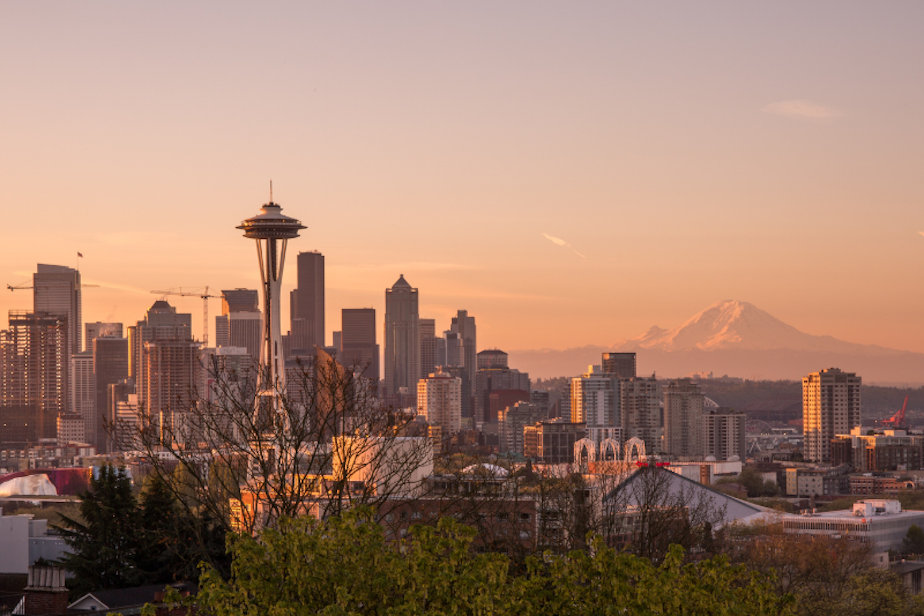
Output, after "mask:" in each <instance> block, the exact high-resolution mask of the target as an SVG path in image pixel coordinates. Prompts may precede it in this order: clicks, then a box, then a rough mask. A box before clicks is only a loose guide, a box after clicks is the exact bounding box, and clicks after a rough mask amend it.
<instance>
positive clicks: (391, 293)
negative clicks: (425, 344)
mask: <svg viewBox="0 0 924 616" xmlns="http://www.w3.org/2000/svg"><path fill="white" fill-rule="evenodd" d="M419 318H420V316H419V313H418V308H417V289H415V288H413V287H412V286H411V285H410V284H408V282H407V281H406V280H405V279H404V274H401V275H400V276H399V277H398V280H397V282H395V284H394V285H392V287H391V288H390V289H385V392H386V394H387V395H388V396H391V397H394V396H409V397H410V398H414V397H416V394H417V381H418V377H419V375H420V330H419V322H418V321H419ZM392 400H393V401H394V402H396V403H398V404H401V405H404V404H407V403H408V402H412V401H413V400H401V399H400V398H392Z"/></svg>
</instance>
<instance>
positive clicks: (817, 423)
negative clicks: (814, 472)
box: [802, 368, 861, 464]
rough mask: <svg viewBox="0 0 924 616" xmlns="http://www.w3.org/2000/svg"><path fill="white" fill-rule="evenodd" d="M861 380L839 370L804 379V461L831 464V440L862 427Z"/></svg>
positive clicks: (812, 375) (811, 375)
mask: <svg viewBox="0 0 924 616" xmlns="http://www.w3.org/2000/svg"><path fill="white" fill-rule="evenodd" d="M860 381H861V379H860V377H858V376H857V375H856V374H855V373H852V372H843V371H841V370H840V369H838V368H828V369H827V370H821V371H819V372H813V373H811V374H809V375H808V376H806V377H804V378H803V379H802V426H803V431H804V434H805V454H804V455H805V459H806V460H809V461H814V462H820V463H822V464H827V463H830V462H831V441H832V440H833V439H834V437H835V435H837V434H850V431H851V430H852V429H854V428H855V427H858V426H859V425H860Z"/></svg>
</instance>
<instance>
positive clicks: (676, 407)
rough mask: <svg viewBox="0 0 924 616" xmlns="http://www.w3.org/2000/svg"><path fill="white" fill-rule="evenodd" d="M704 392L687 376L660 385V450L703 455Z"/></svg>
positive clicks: (686, 455)
mask: <svg viewBox="0 0 924 616" xmlns="http://www.w3.org/2000/svg"><path fill="white" fill-rule="evenodd" d="M704 402H705V396H704V395H703V392H702V390H700V387H699V385H698V384H697V383H694V382H693V381H692V380H690V379H677V380H675V381H671V382H670V383H669V384H668V386H667V387H666V388H665V389H664V451H665V452H666V453H667V454H668V455H670V456H673V457H676V458H702V457H703V440H702V431H703V404H704Z"/></svg>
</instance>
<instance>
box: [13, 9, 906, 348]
mask: <svg viewBox="0 0 924 616" xmlns="http://www.w3.org/2000/svg"><path fill="white" fill-rule="evenodd" d="M641 4H645V6H639V5H641ZM648 4H649V3H613V2H587V3H580V4H578V5H574V4H573V3H540V2H506V3H502V4H498V3H490V2H466V3H459V4H457V5H455V6H448V5H447V3H427V2H417V3H388V4H387V5H384V4H383V5H369V4H366V3H362V4H361V3H349V2H338V3H294V2H293V3H261V4H259V5H252V4H245V3H212V4H206V3H196V4H195V5H194V6H189V5H188V4H187V3H180V2H175V3H170V2H164V3H156V4H150V5H140V4H136V3H130V4H129V3H117V2H111V3H92V2H82V3H73V4H63V5H62V4H56V5H48V4H43V3H12V2H7V3H2V4H0V83H2V84H3V95H2V96H0V203H2V204H3V213H4V218H5V221H4V222H5V224H4V226H3V231H2V238H3V241H2V242H0V256H2V260H0V263H2V275H3V279H2V280H0V282H2V283H17V282H21V281H25V280H28V279H29V277H30V275H31V272H33V271H34V269H35V265H36V263H38V262H43V263H54V264H63V265H71V266H73V265H74V264H75V262H76V258H75V256H76V252H77V251H80V252H82V253H83V254H84V256H85V258H84V259H83V260H82V263H81V269H82V271H83V272H84V280H85V281H86V282H95V283H98V284H101V285H103V286H101V287H100V288H95V289H87V290H86V291H85V299H84V319H85V320H88V321H95V320H118V321H123V322H126V323H130V322H134V321H136V320H137V319H139V318H140V317H141V316H142V315H143V312H144V310H145V309H146V308H147V307H148V306H149V305H150V303H151V302H152V301H153V300H154V299H156V298H155V297H154V296H152V295H150V294H149V293H148V291H150V290H151V289H158V288H165V287H178V286H188V287H194V286H203V285H209V286H210V287H212V288H213V289H221V288H230V287H236V286H249V287H255V285H256V283H257V280H258V272H257V266H256V256H255V251H254V248H253V247H252V246H251V245H250V243H249V242H248V241H247V240H245V239H243V238H242V237H241V236H240V232H239V231H237V230H236V229H235V228H234V227H235V226H236V225H237V224H239V222H240V221H241V220H242V219H243V218H246V217H248V216H251V215H253V214H254V213H255V212H256V211H257V209H258V207H259V205H260V204H261V203H263V202H265V201H266V200H267V196H268V195H267V193H268V190H267V184H268V181H269V179H271V178H272V179H273V180H274V185H275V196H276V201H277V202H279V203H280V204H281V205H282V206H283V208H284V213H286V214H289V215H292V216H296V217H298V218H300V219H301V220H302V222H303V223H304V224H306V225H307V226H308V229H307V231H306V232H304V233H303V236H302V238H300V239H299V240H296V241H294V242H293V243H292V245H291V247H290V250H312V249H317V250H320V251H321V252H323V253H324V254H325V255H326V258H327V265H328V270H327V282H328V293H327V324H328V341H330V331H331V330H334V329H339V325H340V317H339V314H340V309H341V308H344V307H360V306H374V307H376V308H377V309H378V310H379V314H378V317H379V319H380V320H381V318H382V314H381V311H382V309H383V303H384V302H383V296H384V289H385V287H386V286H389V285H391V284H392V283H393V282H394V281H395V280H396V279H397V277H398V275H399V274H404V275H405V277H406V278H407V279H408V281H409V282H410V283H411V284H413V285H415V286H417V287H418V288H420V297H421V314H422V316H428V317H435V318H437V319H438V322H437V327H438V328H439V329H445V328H447V327H448V325H449V322H448V319H449V317H450V316H451V314H453V313H454V312H455V310H456V309H459V308H464V309H468V310H469V312H470V314H473V315H474V316H475V317H476V318H477V323H478V330H479V331H478V335H479V346H481V347H489V346H498V347H501V348H505V349H525V348H541V347H552V348H564V347H570V346H580V345H585V344H608V343H611V342H613V341H616V340H618V339H621V338H626V337H632V336H635V335H638V334H640V333H642V332H643V331H645V330H646V329H647V328H648V327H649V326H651V325H654V324H658V325H661V326H664V327H671V326H674V325H677V324H679V323H680V322H682V321H683V320H685V319H686V318H688V317H689V316H691V315H692V314H694V313H695V312H698V311H699V310H701V309H703V308H705V307H706V306H708V305H709V304H711V303H713V302H715V301H717V300H720V299H731V298H734V299H740V300H744V301H749V302H751V303H753V304H755V305H756V306H758V307H760V308H762V309H764V310H767V311H768V312H770V313H771V314H773V315H775V316H777V317H778V318H780V319H782V320H784V321H786V322H788V323H790V324H792V325H794V326H796V327H798V328H799V329H802V330H803V331H806V332H809V333H814V334H829V335H833V336H836V337H838V338H842V339H845V340H850V341H854V342H864V343H876V344H882V345H884V346H890V347H895V348H901V349H910V350H915V351H924V326H922V321H921V318H920V316H919V315H920V314H922V311H924V290H922V285H921V282H920V281H921V269H922V266H924V237H922V235H921V234H920V233H919V232H920V231H922V230H924V208H922V197H924V188H922V182H921V180H920V176H921V173H922V171H921V169H922V168H924V166H922V162H924V122H922V113H924V81H922V79H921V76H922V75H924V37H922V36H921V35H920V33H921V31H922V26H924V5H922V4H920V3H916V2H895V3H889V4H887V5H878V4H872V3H852V2H819V3H812V4H811V5H810V6H805V5H804V3H797V2H789V3H772V5H766V6H744V5H741V4H739V3H730V2H728V3H684V2H676V3H659V4H657V5H656V6H655V5H650V6H649V5H648ZM549 237H551V238H556V239H559V240H561V241H560V242H557V243H556V242H555V241H554V240H553V239H548V238H549ZM290 254H292V253H291V252H290ZM293 264H294V261H290V265H293ZM294 279H295V278H294V267H290V268H289V269H288V271H287V273H286V281H287V282H288V285H286V286H287V288H291V285H292V283H293V282H294ZM0 297H2V300H0V311H2V313H3V314H5V313H6V311H7V310H9V309H11V308H29V307H30V306H31V295H30V294H29V293H28V292H24V291H19V292H16V293H10V292H7V291H4V292H3V294H2V295H0ZM171 302H172V303H174V304H175V305H178V306H179V307H180V308H181V309H182V310H184V311H187V312H192V313H193V324H194V329H195V330H196V331H197V333H198V330H199V329H200V327H201V325H200V323H201V301H199V300H191V299H190V300H171ZM219 309H220V303H219V302H218V301H214V300H213V302H212V304H211V306H210V310H211V311H212V314H213V315H214V314H217V313H218V312H219Z"/></svg>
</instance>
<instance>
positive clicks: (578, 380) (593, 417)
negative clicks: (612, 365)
mask: <svg viewBox="0 0 924 616" xmlns="http://www.w3.org/2000/svg"><path fill="white" fill-rule="evenodd" d="M618 386H619V379H617V378H615V377H614V376H613V375H612V374H610V373H606V372H603V368H601V367H600V366H588V367H587V372H585V373H584V375H583V376H577V377H574V378H573V379H571V421H572V422H573V423H585V424H587V438H589V439H590V440H592V441H593V442H594V444H596V445H597V446H599V445H600V443H602V442H603V441H605V440H606V439H608V438H613V439H620V438H621V435H622V430H621V425H620V417H619V395H618Z"/></svg>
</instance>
